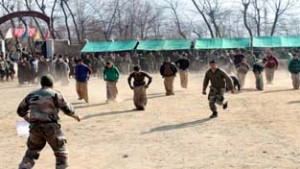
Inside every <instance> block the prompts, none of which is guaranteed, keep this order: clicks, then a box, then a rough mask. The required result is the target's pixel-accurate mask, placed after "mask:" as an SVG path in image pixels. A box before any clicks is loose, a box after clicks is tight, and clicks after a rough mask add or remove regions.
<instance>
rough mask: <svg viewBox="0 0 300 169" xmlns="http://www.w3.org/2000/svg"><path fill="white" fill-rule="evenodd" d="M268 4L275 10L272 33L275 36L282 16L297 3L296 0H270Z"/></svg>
mask: <svg viewBox="0 0 300 169" xmlns="http://www.w3.org/2000/svg"><path fill="white" fill-rule="evenodd" d="M267 2H268V4H269V5H270V7H271V9H272V10H273V12H274V21H273V23H272V28H271V33H270V35H271V36H273V35H274V33H275V31H276V26H277V24H278V21H279V20H280V19H281V17H282V16H283V15H284V14H285V13H286V12H287V11H288V10H289V9H290V8H292V7H293V5H295V2H296V1H295V0H268V1H267Z"/></svg>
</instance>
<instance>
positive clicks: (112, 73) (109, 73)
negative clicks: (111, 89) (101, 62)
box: [103, 66, 120, 82]
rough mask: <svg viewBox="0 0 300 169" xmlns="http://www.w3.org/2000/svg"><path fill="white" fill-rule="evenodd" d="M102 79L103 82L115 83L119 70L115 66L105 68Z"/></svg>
mask: <svg viewBox="0 0 300 169" xmlns="http://www.w3.org/2000/svg"><path fill="white" fill-rule="evenodd" d="M103 77H104V80H105V81H109V82H115V81H117V80H118V79H119V77H120V72H119V69H118V68H117V67H116V66H112V67H111V68H108V67H105V69H104V70H103Z"/></svg>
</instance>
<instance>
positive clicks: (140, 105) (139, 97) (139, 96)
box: [133, 85, 147, 110]
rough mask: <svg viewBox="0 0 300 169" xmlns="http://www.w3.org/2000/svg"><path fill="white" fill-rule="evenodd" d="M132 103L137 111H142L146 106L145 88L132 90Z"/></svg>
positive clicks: (139, 87)
mask: <svg viewBox="0 0 300 169" xmlns="http://www.w3.org/2000/svg"><path fill="white" fill-rule="evenodd" d="M133 102H134V105H135V107H136V109H138V110H144V109H145V107H146V105H147V95H146V88H145V86H144V85H143V86H136V87H134V88H133Z"/></svg>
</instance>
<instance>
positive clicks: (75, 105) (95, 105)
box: [72, 102, 108, 109]
mask: <svg viewBox="0 0 300 169" xmlns="http://www.w3.org/2000/svg"><path fill="white" fill-rule="evenodd" d="M72 104H73V105H74V108H75V109H83V108H90V107H97V106H104V105H107V104H108V103H95V104H85V103H84V102H82V103H78V102H77V103H72Z"/></svg>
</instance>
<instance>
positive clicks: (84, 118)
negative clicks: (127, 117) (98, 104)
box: [81, 109, 138, 120]
mask: <svg viewBox="0 0 300 169" xmlns="http://www.w3.org/2000/svg"><path fill="white" fill-rule="evenodd" d="M134 112H138V111H137V110H134V109H131V110H122V111H109V112H101V113H97V114H90V115H86V116H83V117H82V118H81V119H82V120H88V119H91V118H95V117H102V116H110V115H118V114H126V113H134Z"/></svg>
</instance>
